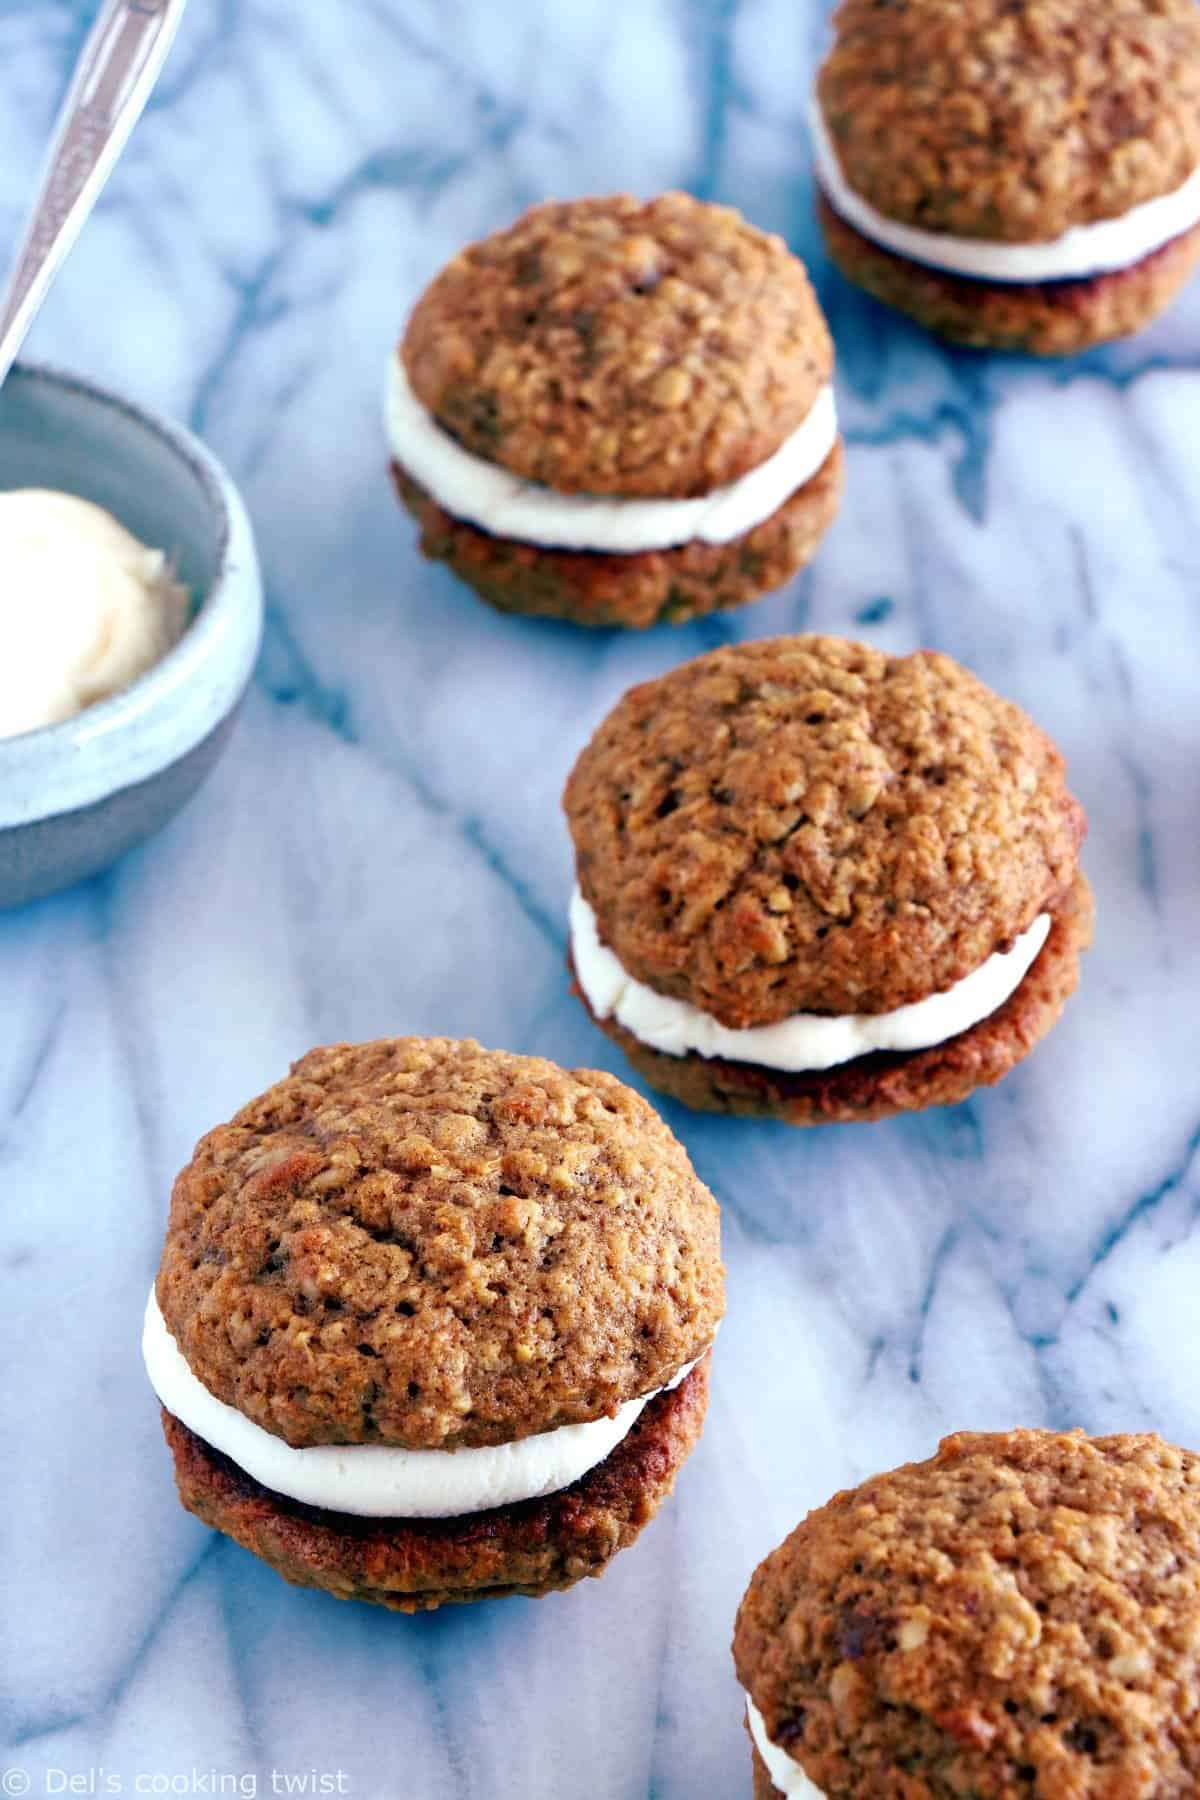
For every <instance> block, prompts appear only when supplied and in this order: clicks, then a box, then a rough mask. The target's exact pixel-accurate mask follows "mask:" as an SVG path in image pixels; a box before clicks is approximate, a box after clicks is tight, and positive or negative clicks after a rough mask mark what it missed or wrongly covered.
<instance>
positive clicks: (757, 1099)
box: [580, 875, 1092, 1125]
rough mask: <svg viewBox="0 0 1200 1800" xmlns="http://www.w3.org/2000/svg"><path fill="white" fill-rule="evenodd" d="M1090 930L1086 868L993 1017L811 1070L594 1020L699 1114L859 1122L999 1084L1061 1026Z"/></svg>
mask: <svg viewBox="0 0 1200 1800" xmlns="http://www.w3.org/2000/svg"><path fill="white" fill-rule="evenodd" d="M1091 936H1092V896H1091V890H1090V888H1089V887H1088V884H1087V882H1086V880H1085V879H1084V877H1083V876H1082V875H1081V876H1079V877H1078V879H1077V881H1076V883H1075V886H1074V887H1073V888H1072V890H1071V892H1070V893H1069V894H1068V895H1067V897H1066V899H1065V900H1064V901H1063V902H1062V903H1061V904H1060V905H1059V907H1058V908H1057V909H1056V911H1055V913H1054V919H1053V924H1052V925H1051V928H1050V935H1049V937H1048V938H1047V939H1046V942H1045V944H1044V946H1043V948H1042V951H1041V953H1040V955H1039V956H1038V958H1037V961H1036V962H1035V963H1034V965H1033V967H1032V968H1031V969H1030V971H1029V973H1028V974H1027V975H1026V977H1025V979H1024V981H1022V982H1021V984H1020V986H1019V987H1018V988H1017V990H1016V992H1015V993H1013V994H1011V995H1010V996H1009V998H1008V999H1007V1000H1006V1001H1005V1002H1004V1005H1003V1006H1001V1007H998V1008H997V1010H996V1011H995V1012H994V1013H992V1014H991V1015H990V1016H989V1017H988V1018H986V1019H982V1020H980V1022H979V1024H978V1025H973V1026H972V1027H971V1029H970V1030H969V1031H962V1032H959V1034H958V1036H957V1037H952V1038H950V1039H948V1040H947V1042H946V1043H944V1044H934V1045H933V1046H932V1047H931V1048H930V1049H928V1050H912V1051H909V1052H908V1053H907V1054H898V1053H895V1052H891V1051H877V1052H875V1053H874V1054H873V1055H870V1056H858V1057H855V1059H854V1060H853V1062H848V1063H842V1064H841V1065H840V1067H837V1068H833V1069H823V1070H820V1071H814V1072H811V1073H801V1074H794V1075H790V1074H785V1073H783V1072H782V1071H781V1070H779V1069H767V1068H763V1067H761V1066H760V1065H759V1064H757V1063H738V1062H731V1061H729V1060H728V1059H726V1058H723V1057H705V1056H694V1055H693V1056H667V1055H665V1054H664V1053H663V1052H662V1051H661V1050H652V1049H651V1048H650V1047H649V1045H647V1044H642V1043H639V1041H638V1039H637V1038H635V1037H634V1035H633V1033H632V1032H631V1031H626V1030H625V1028H624V1027H623V1026H621V1025H618V1024H617V1023H616V1022H615V1021H614V1020H613V1019H599V1020H597V1021H596V1022H597V1024H598V1025H599V1026H600V1029H601V1030H602V1031H604V1032H605V1033H607V1035H608V1036H609V1037H610V1038H612V1039H613V1041H614V1043H616V1044H618V1045H619V1046H620V1048H621V1049H622V1050H623V1051H624V1053H625V1055H626V1056H627V1057H628V1059H629V1061H630V1063H632V1065H633V1067H634V1068H635V1069H636V1070H637V1072H638V1074H639V1075H640V1076H641V1077H642V1079H643V1080H644V1081H648V1082H649V1083H650V1085H651V1087H656V1088H658V1090H659V1092H660V1093H664V1094H670V1095H671V1096H672V1098H673V1099H676V1100H681V1101H682V1102H683V1104H684V1105H685V1106H690V1107H692V1108H694V1109H695V1110H696V1111H697V1112H714V1113H735V1114H739V1115H741V1116H742V1117H746V1118H757V1119H780V1120H782V1121H783V1123H784V1124H786V1125H860V1124H865V1123H867V1122H868V1121H869V1120H872V1119H887V1118H892V1117H894V1116H895V1114H897V1113H903V1112H915V1111H919V1110H921V1109H923V1108H925V1107H927V1106H957V1105H958V1103H959V1101H961V1100H965V1099H967V1098H968V1096H969V1095H971V1094H973V1093H975V1092H976V1090H977V1089H978V1088H981V1087H991V1086H992V1085H993V1084H994V1083H995V1082H997V1081H1002V1080H1003V1079H1004V1077H1005V1076H1006V1075H1008V1074H1009V1073H1010V1072H1011V1071H1012V1070H1013V1069H1014V1068H1015V1067H1016V1065H1017V1064H1018V1063H1019V1062H1021V1061H1022V1060H1023V1058H1025V1057H1026V1056H1028V1055H1029V1052H1030V1051H1031V1050H1033V1049H1034V1048H1035V1047H1036V1046H1037V1044H1039V1043H1040V1042H1041V1040H1042V1038H1044V1037H1045V1035H1046V1033H1047V1032H1048V1031H1050V1030H1051V1029H1052V1027H1053V1026H1054V1025H1055V1024H1056V1023H1057V1021H1058V1018H1059V1015H1060V1014H1061V1012H1062V1009H1063V1007H1064V1006H1065V1005H1066V1002H1067V1001H1068V1000H1069V999H1070V997H1071V995H1072V994H1073V993H1074V991H1075V989H1076V987H1077V986H1078V983H1079V959H1080V956H1081V955H1082V953H1083V951H1084V950H1086V948H1087V946H1088V944H1089V943H1090V942H1091ZM580 997H581V998H583V996H582V995H581V996H580ZM584 1004H585V1005H586V1004H587V1002H586V1000H584Z"/></svg>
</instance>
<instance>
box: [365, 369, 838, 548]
mask: <svg viewBox="0 0 1200 1800" xmlns="http://www.w3.org/2000/svg"><path fill="white" fill-rule="evenodd" d="M385 409H386V424H387V433H388V440H389V442H390V444H391V448H392V454H393V456H394V457H395V459H396V461H397V462H398V463H399V464H400V466H401V468H402V469H404V470H405V471H406V472H407V473H408V474H409V475H411V477H412V478H413V480H414V481H416V482H418V483H419V484H420V486H421V487H423V488H424V489H425V491H426V493H427V494H431V495H432V497H433V498H434V499H435V500H436V501H437V503H438V505H439V506H441V507H443V508H444V509H445V511H446V512H448V513H452V514H453V515H454V517H455V518H456V519H465V520H467V521H468V523H470V524H472V525H477V526H479V527H480V528H481V529H482V530H483V531H487V532H490V533H491V535H492V536H493V537H503V538H517V539H518V540H519V541H520V542H521V543H525V544H536V545H539V546H540V547H541V548H542V549H546V550H593V551H599V552H601V553H604V552H608V553H609V554H615V555H620V556H635V555H637V554H638V553H639V552H641V551H645V550H670V549H673V548H675V547H676V546H678V545H680V544H689V543H693V542H695V541H699V542H701V543H705V544H728V543H732V542H733V540H734V539H735V538H739V537H743V536H745V534H746V532H748V531H752V530H753V529H754V527H755V526H756V525H761V524H762V523H763V521H764V520H765V519H769V518H770V517H771V515H772V514H773V513H775V512H778V510H779V508H780V507H781V506H782V505H783V503H784V501H785V500H789V499H790V498H791V496H792V495H793V494H794V493H795V492H796V490H797V489H798V488H802V487H803V486H804V485H805V483H806V482H808V481H811V480H812V478H813V476H814V475H815V474H816V473H817V471H818V470H819V469H820V468H821V466H822V464H823V463H824V462H825V461H826V459H827V457H828V456H829V453H830V451H831V450H832V449H833V447H834V445H835V444H836V442H837V435H838V422H837V407H836V405H835V403H834V398H833V389H832V387H829V386H827V387H823V388H822V389H821V391H820V393H819V394H818V395H817V398H816V400H815V402H814V403H813V406H812V409H811V411H810V412H809V414H808V417H807V418H806V419H805V420H804V421H803V423H802V424H801V425H799V426H798V427H797V429H796V430H795V431H794V432H793V433H792V435H791V436H790V437H789V438H786V439H785V440H784V442H783V443H782V444H781V445H780V447H779V449H778V450H776V452H775V454H774V455H773V456H770V457H768V458H767V460H766V462H763V463H760V464H759V465H758V467H757V468H756V469H751V470H750V471H749V473H748V474H746V475H743V476H742V477H741V479H740V480H738V481H733V482H730V483H729V484H728V485H727V486H725V487H719V488H715V489H714V490H713V492H712V493H711V494H703V495H701V496H700V497H699V498H698V499H692V500H641V499H625V498H621V497H619V496H618V497H614V496H611V495H606V494H560V493H559V492H557V490H556V489H554V488H549V487H544V486H542V485H541V484H540V483H538V482H536V481H525V480H523V479H522V478H521V477H520V476H519V475H513V474H511V473H510V472H509V471H508V470H507V469H502V468H500V467H499V466H498V465H497V464H496V463H490V462H485V461H484V459H483V458H482V457H479V456H473V455H472V454H471V452H470V451H469V450H464V449H463V447H462V445H461V444H459V443H456V442H455V440H454V439H453V438H452V437H451V436H450V434H449V432H447V431H444V430H443V429H442V427H441V426H440V425H439V424H438V422H437V420H436V419H434V417H433V416H432V414H431V413H429V412H427V411H426V409H425V407H424V406H422V404H421V402H420V401H419V400H418V399H417V396H416V394H415V393H414V392H413V390H412V386H411V384H410V382H409V379H408V375H407V373H406V372H405V368H404V363H403V360H402V359H401V357H400V355H399V353H398V352H397V353H396V354H394V355H393V356H392V359H391V362H390V364H389V375H388V385H387V396H386V403H385Z"/></svg>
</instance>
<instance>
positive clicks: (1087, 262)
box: [812, 0, 1200, 356]
mask: <svg viewBox="0 0 1200 1800" xmlns="http://www.w3.org/2000/svg"><path fill="white" fill-rule="evenodd" d="M834 32H835V42H834V46H833V49H832V51H831V52H830V54H829V56H828V58H827V59H826V61H825V63H824V65H823V67H822V68H821V71H820V74H819V76H818V80H817V92H816V96H815V101H814V105H813V109H812V138H813V155H814V166H815V171H816V178H817V185H818V190H819V212H820V218H821V223H822V226H823V229H824V233H825V238H826V241H827V244H828V248H829V251H830V254H831V256H832V257H833V260H834V261H835V262H836V263H837V265H838V267H839V268H840V269H841V271H842V273H843V274H844V275H845V276H846V277H847V278H848V279H849V280H850V281H852V282H855V283H856V284H857V285H858V286H859V287H862V288H865V289H866V290H867V292H868V293H871V294H873V295H874V296H875V297H876V298H877V299H879V300H882V301H883V302H885V304H887V305H889V306H893V307H896V308H897V309H898V310H899V311H901V312H904V313H908V314H910V315H911V316H912V317H913V318H915V319H917V320H919V321H920V323H921V324H923V325H925V326H927V327H928V328H929V329H930V330H932V331H936V332H939V333H941V334H942V335H943V336H945V337H948V338H952V339H954V340H956V341H957V342H959V343H963V344H968V345H973V346H976V347H980V348H994V349H1000V350H1021V351H1027V352H1031V353H1033V354H1036V355H1048V356H1062V355H1067V354H1070V353H1072V352H1075V351H1079V350H1084V349H1087V348H1088V346H1089V345H1092V344H1098V343H1102V342H1105V341H1106V340H1108V339H1111V338H1118V337H1124V336H1127V335H1128V334H1129V333H1131V332H1135V331H1138V330H1140V329H1141V328H1142V327H1143V326H1144V325H1146V324H1148V323H1149V322H1150V320H1152V319H1154V318H1155V317H1157V315H1158V314H1159V313H1160V312H1162V311H1163V309H1164V308H1165V307H1166V306H1167V304H1168V303H1169V302H1170V301H1171V300H1172V299H1173V298H1174V296H1175V295H1176V293H1177V292H1178V291H1179V289H1180V287H1181V286H1182V285H1183V283H1184V281H1185V280H1186V279H1187V277H1188V275H1189V274H1190V273H1191V271H1192V269H1193V267H1194V266H1195V263H1196V260H1197V258H1198V257H1200V8H1198V7H1197V6H1196V4H1195V0H1120V3H1119V4H1117V5H1099V6H1098V5H1096V4H1095V0H1036V3H1035V0H1021V3H1019V4H1016V5H1014V4H1013V3H1012V0H953V4H949V3H948V0H908V3H907V4H906V5H904V6H881V5H879V4H877V0H842V4H841V5H840V6H839V8H838V10H837V13H836V14H835V18H834Z"/></svg>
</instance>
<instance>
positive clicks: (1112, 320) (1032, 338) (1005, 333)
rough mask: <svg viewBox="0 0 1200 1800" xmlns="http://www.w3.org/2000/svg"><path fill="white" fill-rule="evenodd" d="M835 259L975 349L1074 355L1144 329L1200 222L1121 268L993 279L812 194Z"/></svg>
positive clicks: (1199, 246)
mask: <svg viewBox="0 0 1200 1800" xmlns="http://www.w3.org/2000/svg"><path fill="white" fill-rule="evenodd" d="M817 214H818V217H819V219H820V222H821V230H822V232H823V233H824V237H825V243H826V247H827V249H828V251H829V254H830V256H831V257H832V259H833V261H834V262H835V263H836V264H837V267H838V268H839V269H840V270H841V272H842V274H843V275H844V276H845V277H846V279H847V281H850V282H853V284H854V285H855V287H860V288H863V289H864V290H865V291H866V292H867V293H868V294H871V295H873V296H874V298H875V299H876V300H880V301H882V302H883V304H884V305H885V306H891V307H893V308H895V310H896V311H897V312H902V313H907V315H908V316H909V318H912V319H915V320H916V321H917V323H918V324H920V325H923V326H925V328H926V329H927V330H928V331H933V332H936V333H937V334H938V335H939V336H940V337H944V338H949V339H950V340H951V341H952V342H954V343H958V344H964V345H966V346H967V347H968V348H969V349H975V350H1011V351H1020V352H1023V353H1024V354H1026V355H1029V356H1072V355H1075V354H1077V353H1078V352H1079V351H1082V350H1087V349H1089V348H1090V347H1091V346H1092V345H1094V344H1104V343H1109V342H1111V340H1112V339H1114V338H1122V337H1129V336H1131V335H1132V334H1133V333H1134V332H1136V331H1141V330H1142V329H1143V327H1145V326H1146V325H1148V324H1149V323H1150V322H1151V321H1152V320H1153V319H1156V318H1157V317H1158V315H1159V314H1160V313H1161V312H1163V311H1165V309H1166V308H1167V306H1169V305H1170V303H1171V301H1172V300H1173V299H1174V298H1175V296H1176V294H1177V293H1178V292H1179V290H1180V289H1181V288H1182V286H1183V284H1184V282H1185V281H1186V280H1187V279H1188V276H1189V275H1190V274H1191V273H1192V270H1193V269H1194V268H1195V266H1196V264H1197V262H1198V261H1200V225H1196V226H1194V227H1193V228H1192V229H1191V230H1190V231H1185V232H1183V233H1182V234H1181V235H1180V236H1179V237H1176V238H1172V239H1171V241H1170V242H1169V243H1167V244H1164V245H1163V246H1162V248H1161V249H1159V250H1155V251H1154V252H1152V254H1151V255H1149V256H1146V257H1143V259H1142V260H1141V261H1140V262H1137V263H1134V264H1133V265H1132V266H1131V267H1130V268H1128V269H1118V270H1115V271H1113V272H1111V273H1108V274H1103V275H1093V276H1090V277H1084V278H1082V279H1075V280H1070V281H1043V282H1000V281H981V280H978V279H976V278H974V277H972V276H966V275H952V274H949V273H947V272H946V271H945V270H942V269H934V268H931V267H929V266H928V265H927V264H924V263H918V262H913V261H911V260H910V259H909V258H907V257H904V256H900V255H898V254H897V253H896V252H895V251H893V250H887V249H884V247H883V246H882V245H881V244H877V243H875V242H874V241H873V240H872V239H871V238H868V237H865V236H864V235H863V234H862V233H861V232H860V231H856V230H855V228H854V226H853V225H849V224H847V222H846V220H845V219H843V218H842V217H841V215H840V214H839V213H837V212H835V211H834V208H833V207H832V206H831V205H830V203H829V201H828V200H827V199H826V198H825V196H824V195H823V194H821V193H820V192H818V196H817Z"/></svg>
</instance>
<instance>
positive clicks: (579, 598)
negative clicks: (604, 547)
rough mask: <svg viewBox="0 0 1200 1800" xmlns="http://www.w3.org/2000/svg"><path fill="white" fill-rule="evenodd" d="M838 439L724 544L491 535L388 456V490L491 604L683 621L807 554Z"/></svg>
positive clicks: (628, 622) (819, 527)
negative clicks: (666, 545)
mask: <svg viewBox="0 0 1200 1800" xmlns="http://www.w3.org/2000/svg"><path fill="white" fill-rule="evenodd" d="M844 466H845V458H844V455H843V451H842V445H841V441H840V440H839V441H838V443H837V444H836V445H835V446H834V448H833V449H832V450H831V451H830V453H829V455H828V457H827V458H826V459H825V462H824V463H823V464H822V466H821V468H820V469H818V471H817V473H816V474H815V475H814V476H813V478H812V480H811V481H806V482H805V484H804V486H803V487H801V488H798V489H797V490H796V492H795V493H794V494H793V495H792V496H791V497H790V499H788V500H785V501H784V503H783V505H782V506H781V507H780V508H779V509H778V511H777V512H774V513H772V514H771V517H770V518H769V519H764V520H763V522H762V524H761V525H756V526H755V527H754V529H753V530H752V531H748V532H747V533H746V534H745V535H744V536H743V537H740V538H735V539H734V541H733V543H731V544H702V543H696V542H694V543H690V544H682V545H680V546H678V547H677V548H675V549H672V550H645V551H641V552H639V553H638V554H636V555H631V556H609V555H601V554H599V553H597V552H595V551H587V550H544V549H541V548H539V547H538V546H537V545H536V544H523V543H519V542H517V540H515V539H513V538H497V537H492V536H491V535H490V534H489V533H488V532H486V531H479V530H478V529H477V528H476V527H475V526H473V525H469V524H467V523H466V521H465V520H463V519H456V518H455V517H454V516H453V515H452V514H451V513H448V512H446V511H445V509H444V508H443V507H441V506H439V505H438V503H437V501H436V500H434V499H433V498H432V497H431V496H430V495H429V494H427V493H426V492H425V490H424V489H423V488H421V487H419V486H418V485H417V483H416V482H415V481H413V479H412V477H411V476H410V475H406V474H405V472H404V470H403V469H401V468H400V466H399V464H393V465H392V476H393V479H394V481H395V484H396V490H397V492H398V493H399V495H400V498H401V500H402V501H403V503H404V505H405V506H406V507H407V508H408V510H409V512H410V513H411V514H412V516H413V518H414V519H416V521H417V523H418V524H419V525H420V527H421V549H422V551H423V552H424V554H425V555H426V556H428V557H429V558H431V559H432V560H435V561H438V562H444V563H445V564H446V565H447V567H449V568H450V569H452V570H453V571H454V573H455V574H456V575H457V576H458V577H459V579H460V580H461V581H465V582H466V583H467V585H468V586H469V587H472V588H474V590H475V592H476V593H477V594H478V595H479V597H480V599H482V600H486V601H487V603H488V605H489V606H494V607H495V608H496V609H497V611H499V612H508V613H527V614H530V615H532V616H533V617H535V618H547V619H569V620H570V621H571V622H572V624H575V625H590V626H598V627H602V626H623V627H624V628H626V629H627V630H637V631H640V630H644V629H646V628H647V627H649V626H651V625H682V624H684V623H685V622H686V621H687V620H689V619H698V618H701V617H703V616H704V615H705V614H707V613H711V612H725V611H728V610H729V609H731V608H733V607H737V606H745V605H746V604H747V603H748V602H749V601H751V600H757V599H759V598H761V596H762V595H763V594H766V593H770V592H771V591H772V590H773V589H775V588H778V587H782V586H783V584H784V582H786V581H790V580H791V578H792V576H793V575H794V574H795V573H796V572H797V570H798V569H801V568H803V567H804V565H805V563H807V562H808V561H809V560H810V559H811V557H812V556H813V555H814V554H815V552H816V549H817V546H818V545H819V544H820V542H821V540H822V538H823V537H824V536H825V533H826V531H827V530H828V529H829V526H830V525H831V524H832V522H833V517H834V514H835V513H836V512H837V507H838V501H839V499H840V497H841V492H842V483H843V479H844V473H843V471H844Z"/></svg>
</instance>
